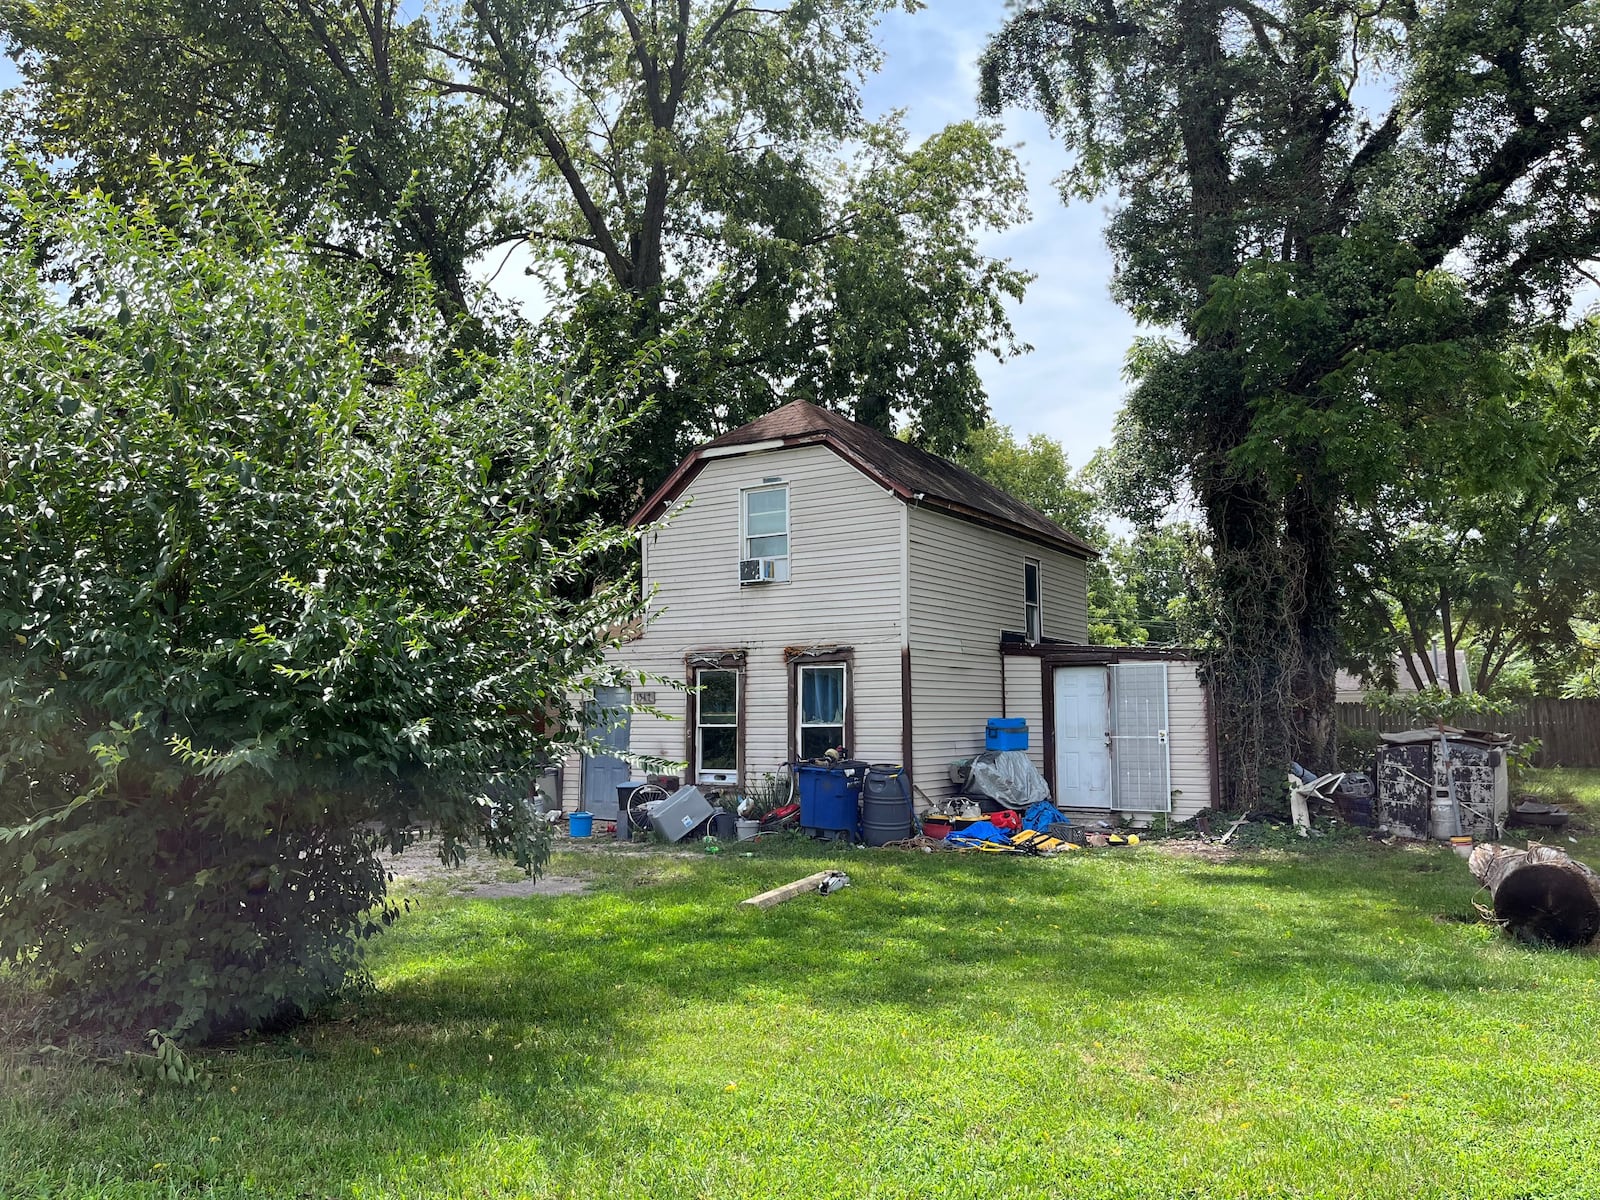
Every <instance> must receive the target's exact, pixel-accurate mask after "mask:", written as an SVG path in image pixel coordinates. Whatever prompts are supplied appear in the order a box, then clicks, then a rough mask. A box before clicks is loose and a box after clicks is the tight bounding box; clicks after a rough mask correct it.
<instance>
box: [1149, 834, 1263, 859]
mask: <svg viewBox="0 0 1600 1200" xmlns="http://www.w3.org/2000/svg"><path fill="white" fill-rule="evenodd" d="M1148 844H1149V845H1150V847H1151V848H1152V849H1155V850H1159V851H1160V852H1161V853H1162V854H1170V855H1172V856H1173V857H1174V858H1198V859H1203V860H1205V861H1206V862H1228V861H1229V860H1231V859H1235V858H1238V857H1239V852H1240V848H1239V847H1238V846H1224V845H1222V844H1221V843H1220V842H1202V841H1201V840H1200V839H1199V838H1163V839H1162V840H1160V841H1156V842H1150V843H1148Z"/></svg>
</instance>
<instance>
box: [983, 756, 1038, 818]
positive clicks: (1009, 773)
mask: <svg viewBox="0 0 1600 1200" xmlns="http://www.w3.org/2000/svg"><path fill="white" fill-rule="evenodd" d="M966 794H967V795H969V796H977V797H979V798H980V799H984V800H993V801H994V802H995V803H996V804H1003V805H1005V806H1006V807H1007V808H1016V809H1026V808H1030V807H1032V806H1033V805H1035V804H1037V803H1039V801H1041V800H1048V799H1050V785H1049V784H1047V783H1045V781H1044V776H1043V775H1041V774H1039V769H1038V768H1037V767H1035V766H1034V765H1033V762H1032V761H1031V760H1030V759H1029V758H1028V754H1027V751H1025V750H988V751H985V752H984V753H982V754H980V755H978V757H977V758H975V759H973V760H972V775H971V777H970V778H969V779H968V780H967V787H966Z"/></svg>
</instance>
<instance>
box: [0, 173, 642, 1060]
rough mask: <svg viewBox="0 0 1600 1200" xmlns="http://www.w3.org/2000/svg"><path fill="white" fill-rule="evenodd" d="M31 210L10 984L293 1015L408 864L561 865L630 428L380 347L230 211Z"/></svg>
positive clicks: (16, 263) (62, 1016)
mask: <svg viewBox="0 0 1600 1200" xmlns="http://www.w3.org/2000/svg"><path fill="white" fill-rule="evenodd" d="M10 204H11V207H12V212H11V214H10V216H11V218H12V219H13V220H14V222H15V224H16V227H17V228H18V229H20V239H21V249H20V252H19V253H15V254H12V255H10V256H8V257H6V258H5V259H4V260H3V262H0V392H3V394H4V396H5V397H6V400H5V403H4V405H3V406H0V806H3V807H0V962H6V961H9V962H11V963H14V964H19V965H22V966H26V967H27V968H28V969H29V970H31V971H34V972H36V973H38V974H39V975H40V976H41V977H42V978H43V979H44V980H45V982H46V983H47V984H48V985H49V989H50V993H51V995H52V996H53V998H54V1005H53V1009H52V1012H53V1014H54V1018H55V1019H58V1020H66V1021H90V1022H93V1023H95V1024H97V1025H109V1026H113V1027H116V1028H120V1029H129V1030H144V1029H149V1028H155V1029H159V1030H162V1031H165V1032H166V1033H168V1034H173V1035H178V1034H182V1035H185V1036H187V1037H189V1038H203V1037H208V1036H213V1035H216V1034H219V1033H223V1032H227V1031H229V1030H232V1029H238V1028H243V1027H249V1026H258V1025H260V1024H262V1023H263V1022H268V1021H272V1020H275V1019H280V1018H282V1017H284V1016H286V1015H292V1014H293V1013H295V1012H297V1011H299V1010H300V1009H302V1008H304V1007H305V1006H306V1005H307V1004H309V1003H311V1002H313V1001H314V1000H316V999H317V998H318V997H320V996H321V995H323V994H325V993H326V992H327V991H328V990H329V989H331V988H333V987H335V986H337V985H338V983H339V982H340V980H341V979H343V978H344V976H345V974H346V972H347V971H349V970H350V968H351V966H352V964H353V963H354V962H355V960H356V959H357V957H358V955H359V952H360V949H361V945H362V943H363V941H364V940H365V939H366V938H368V937H370V936H371V935H372V934H373V933H375V932H376V931H377V930H378V929H380V928H381V927H382V926H383V924H384V923H386V922H388V921H390V920H392V919H393V918H394V917H395V915H396V909H395V908H394V906H393V905H392V904H391V903H389V902H387V901H386V899H385V883H386V880H385V873H384V869H383V866H382V864H381V861H380V860H379V858H378V857H377V851H378V850H379V848H380V847H382V846H384V845H388V846H391V847H396V848H398V847H399V846H400V845H402V844H403V843H404V842H405V841H406V838H407V832H406V831H407V830H408V829H410V828H412V827H413V826H415V825H417V824H418V823H421V822H427V823H430V824H433V825H434V826H436V827H437V828H439V829H440V830H441V831H442V833H443V835H444V842H443V844H444V847H445V850H444V853H446V854H447V855H450V854H457V853H459V850H460V846H461V845H462V843H463V842H465V841H467V840H481V841H483V842H485V843H486V844H487V845H488V846H489V847H490V849H492V850H495V851H497V852H500V853H505V854H508V855H510V856H512V857H513V858H514V859H515V861H516V862H517V863H518V864H519V865H521V866H523V867H524V868H526V869H528V870H530V871H531V870H534V869H536V868H537V867H538V866H539V865H540V864H541V862H542V861H543V859H544V856H545V854H546V845H545V841H544V838H543V836H542V833H541V829H542V826H541V825H540V824H539V823H538V822H536V821H535V820H534V819H533V817H532V814H531V810H530V808H529V807H528V805H527V804H526V803H525V801H524V800H523V797H525V796H526V795H527V794H528V790H527V789H528V785H529V782H530V781H531V778H532V777H533V775H534V773H535V772H536V771H537V770H538V768H539V767H541V766H542V765H543V764H544V763H545V762H548V761H551V760H552V759H553V758H555V757H556V756H557V755H559V754H560V753H561V752H562V751H563V749H564V747H565V746H566V745H568V744H570V743H572V742H573V741H574V740H576V739H577V738H578V737H579V736H580V735H579V733H578V731H579V730H581V729H582V727H583V724H584V722H583V720H582V715H581V713H580V712H579V711H578V710H577V708H576V706H575V705H574V703H573V701H572V700H571V699H569V697H570V696H571V695H572V694H573V692H574V689H577V688H580V687H583V686H586V685H588V684H591V683H594V682H604V681H606V679H607V677H608V673H607V672H606V671H605V669H604V668H603V666H602V659H601V655H602V653H603V651H604V649H605V648H606V646H607V645H608V644H611V641H612V639H613V638H614V633H613V632H609V631H615V630H618V629H620V628H622V627H623V626H624V625H625V624H626V622H627V621H628V620H630V619H631V618H632V617H633V616H634V615H635V613H636V609H637V603H636V599H635V594H634V593H635V591H636V589H634V588H631V587H629V586H628V585H626V584H625V583H622V584H618V585H617V586H615V587H601V588H599V589H597V590H592V589H591V586H590V582H589V581H590V579H591V578H592V576H593V573H594V569H595V567H596V566H597V564H599V563H600V562H602V561H604V560H605V558H606V556H614V555H615V554H617V553H618V552H619V551H620V550H621V549H622V548H623V547H624V546H625V545H626V542H627V538H626V535H624V534H623V533H622V532H621V531H618V530H614V529H608V528H604V527H601V526H599V525H597V524H595V523H593V522H592V521H591V520H590V519H589V518H588V516H587V515H586V514H587V512H588V511H589V509H590V506H591V503H592V498H593V495H594V491H595V480H596V479H597V478H599V477H601V475H603V470H604V459H605V455H606V454H607V453H608V447H609V446H610V444H611V439H612V437H613V436H614V434H615V433H616V432H617V431H618V429H619V428H620V426H621V425H622V423H623V422H624V420H625V418H624V417H622V416H621V415H620V409H619V406H618V405H617V404H614V403H611V402H609V401H603V400H602V401H592V400H588V399H585V397H584V390H583V387H582V386H581V383H580V381H574V380H568V379H562V378H559V377H557V376H556V375H555V374H554V373H553V372H551V371H550V370H548V369H547V368H545V367H544V366H543V365H542V364H540V363H539V362H538V361H536V359H535V358H534V356H533V355H532V353H531V352H530V351H529V349H528V348H527V347H526V346H523V345H520V344H510V345H507V346H506V347H505V351H504V353H503V355H502V359H501V363H500V364H497V363H495V362H492V361H490V360H488V359H486V358H483V357H478V356H474V355H467V354H461V353H456V352H454V351H452V349H451V347H450V345H449V342H448V331H445V330H441V329H438V328H435V327H434V326H433V325H431V324H430V323H429V318H427V317H426V316H425V315H424V314H426V313H427V311H428V310H427V307H426V305H425V304H422V303H420V302H419V303H417V304H416V305H415V307H414V309H413V310H412V311H406V312H400V313H395V312H392V311H390V312H385V313H382V314H379V313H377V312H374V311H373V310H372V307H371V306H370V305H369V304H368V303H367V301H366V298H365V297H366V296H367V295H368V294H370V293H368V292H367V291H366V290H365V289H364V288H363V286H362V280H361V279H360V278H359V277H349V278H344V279H340V280H333V279H330V278H327V277H325V276H324V275H322V274H319V273H318V272H317V271H316V270H314V269H312V268H311V267H310V266H309V265H308V260H307V258H306V256H305V255H304V254H303V253H301V252H300V251H299V249H298V248H297V247H296V246H294V245H292V244H288V245H286V244H282V243H281V242H280V240H279V239H278V238H277V237H276V235H275V234H274V233H273V231H272V226H271V222H270V220H269V219H268V218H267V217H266V216H265V215H264V209H263V208H261V207H260V206H259V205H257V204H256V203H255V202H254V201H253V200H252V198H251V197H250V195H249V194H248V191H247V190H246V189H242V188H239V187H233V188H231V189H226V188H217V187H213V186H209V185H207V184H205V183H203V182H201V181H200V180H199V177H198V175H197V174H196V173H194V172H192V171H185V172H184V173H182V174H181V175H179V176H177V177H173V178H169V180H168V182H167V192H166V194H165V195H164V196H163V197H162V198H161V200H160V202H159V203H151V204H147V205H145V206H142V207H139V208H136V209H133V210H129V211H124V210H122V209H119V208H117V207H116V206H114V205H113V204H111V203H110V202H108V201H107V200H105V199H104V198H103V197H99V196H95V197H87V198H80V197H62V196H58V195H53V194H51V193H50V192H49V191H48V189H46V188H44V187H43V185H40V184H38V183H37V182H35V184H34V185H33V186H32V188H31V190H29V191H28V192H26V193H24V192H18V193H15V194H14V195H13V196H12V197H11V200H10ZM377 327H386V328H398V329H400V330H401V331H402V336H403V338H404V345H405V353H404V355H403V356H396V357H394V358H393V359H392V360H391V361H382V362H380V361H374V360H372V358H371V357H370V356H369V354H368V352H367V351H365V350H364V349H363V345H364V343H363V340H362V336H361V335H362V333H363V331H366V330H370V329H373V328H377ZM501 364H503V365H501Z"/></svg>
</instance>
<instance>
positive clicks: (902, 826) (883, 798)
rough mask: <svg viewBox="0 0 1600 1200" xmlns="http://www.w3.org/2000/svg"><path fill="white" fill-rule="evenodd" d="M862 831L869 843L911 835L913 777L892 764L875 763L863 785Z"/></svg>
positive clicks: (879, 844) (896, 840)
mask: <svg viewBox="0 0 1600 1200" xmlns="http://www.w3.org/2000/svg"><path fill="white" fill-rule="evenodd" d="M861 832H862V834H863V835H864V836H865V839H866V843H867V845H869V846H882V845H885V844H887V843H889V842H898V841H900V840H902V839H903V838H908V837H910V836H911V776H910V775H908V774H906V769H905V768H904V767H901V766H897V765H894V764H891V763H873V764H872V765H871V766H870V767H868V768H867V778H866V780H865V782H864V783H862V785H861Z"/></svg>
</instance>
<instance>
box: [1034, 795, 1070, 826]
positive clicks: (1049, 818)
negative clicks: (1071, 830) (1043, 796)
mask: <svg viewBox="0 0 1600 1200" xmlns="http://www.w3.org/2000/svg"><path fill="white" fill-rule="evenodd" d="M1070 824H1072V818H1071V817H1069V816H1067V814H1066V813H1064V812H1062V811H1061V810H1060V809H1059V808H1057V807H1056V806H1055V805H1054V804H1051V803H1050V801H1048V800H1041V801H1039V803H1037V804H1033V805H1030V806H1029V807H1028V811H1027V812H1025V813H1023V814H1022V827H1023V828H1024V829H1032V830H1035V831H1036V832H1038V833H1049V832H1050V826H1052V825H1070Z"/></svg>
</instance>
